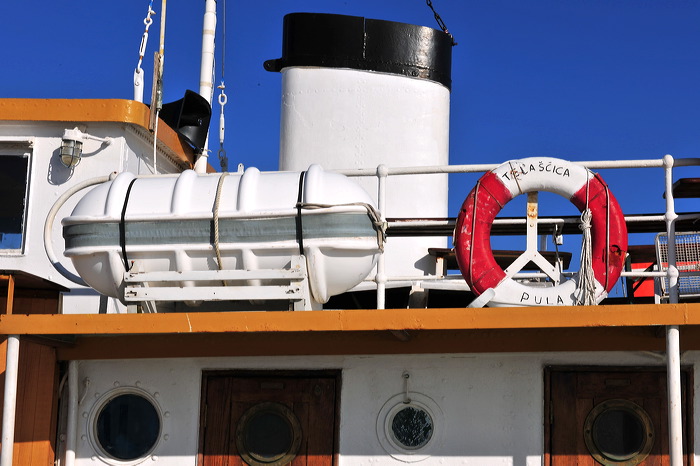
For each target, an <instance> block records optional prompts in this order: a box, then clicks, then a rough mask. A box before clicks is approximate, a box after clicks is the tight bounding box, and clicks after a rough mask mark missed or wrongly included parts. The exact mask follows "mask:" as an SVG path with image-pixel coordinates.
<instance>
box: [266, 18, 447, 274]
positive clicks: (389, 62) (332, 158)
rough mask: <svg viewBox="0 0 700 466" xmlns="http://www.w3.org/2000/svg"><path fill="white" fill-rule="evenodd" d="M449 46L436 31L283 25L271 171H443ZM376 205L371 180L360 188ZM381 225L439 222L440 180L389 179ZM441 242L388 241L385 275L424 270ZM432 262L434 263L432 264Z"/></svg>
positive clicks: (330, 22)
mask: <svg viewBox="0 0 700 466" xmlns="http://www.w3.org/2000/svg"><path fill="white" fill-rule="evenodd" d="M451 48H452V42H451V39H450V37H449V36H448V35H447V34H445V33H443V32H441V31H438V30H435V29H431V28H427V27H421V26H414V25H409V24H401V23H394V22H389V21H378V20H371V19H365V18H360V17H351V16H340V15H328V14H308V13H295V14H290V15H287V16H286V17H285V19H284V39H283V53H282V58H279V59H277V60H269V61H267V62H266V63H265V68H266V69H267V70H269V71H279V72H281V73H282V115H281V131H280V169H281V170H300V169H303V168H305V167H308V166H309V165H310V164H312V163H318V164H321V165H323V166H324V167H325V168H326V169H330V170H334V169H349V168H371V167H377V166H378V165H380V164H384V165H387V166H389V167H407V166H427V165H445V164H447V163H448V144H449V142H448V139H449V106H450V84H451V78H450V68H451V54H452V51H451ZM362 184H363V186H364V187H365V189H367V191H368V192H370V193H371V194H372V196H373V197H374V199H375V200H376V199H377V182H376V179H371V180H370V179H367V180H363V181H362ZM387 186H388V191H387V205H386V206H384V211H383V213H384V215H385V217H386V218H392V217H418V218H426V217H446V216H447V175H444V174H442V175H420V176H415V175H411V176H396V177H391V178H390V179H389V182H388V185H387ZM445 246H446V240H445V239H443V238H395V237H394V238H389V240H388V242H387V246H386V254H387V269H386V270H387V273H388V274H389V275H409V274H415V273H416V271H418V272H419V273H422V272H424V271H427V272H429V271H432V267H431V265H430V261H429V259H428V258H427V257H426V254H427V249H428V248H429V247H445ZM433 264H434V262H433Z"/></svg>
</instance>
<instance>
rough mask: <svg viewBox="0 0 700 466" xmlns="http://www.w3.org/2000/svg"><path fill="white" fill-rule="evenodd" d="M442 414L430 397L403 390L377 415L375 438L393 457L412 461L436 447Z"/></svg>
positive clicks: (422, 456)
mask: <svg viewBox="0 0 700 466" xmlns="http://www.w3.org/2000/svg"><path fill="white" fill-rule="evenodd" d="M444 424H445V422H444V415H443V414H442V410H441V409H440V406H438V404H437V403H435V401H433V400H432V399H431V398H430V397H428V396H426V395H424V394H422V393H418V392H411V391H405V392H404V393H401V394H398V395H394V396H393V397H391V398H390V399H389V400H387V402H386V403H385V404H384V406H382V409H381V410H380V411H379V414H378V416H377V438H378V440H379V443H380V444H381V446H382V448H383V449H384V450H385V451H386V452H387V453H389V455H391V456H392V457H393V458H394V459H396V460H399V461H401V462H404V463H414V462H418V461H423V460H424V459H426V458H429V457H430V456H431V455H432V454H433V453H434V452H435V451H437V449H438V448H439V444H440V438H441V437H442V434H441V433H442V429H443V426H444Z"/></svg>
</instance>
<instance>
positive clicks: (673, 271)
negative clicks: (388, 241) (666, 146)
mask: <svg viewBox="0 0 700 466" xmlns="http://www.w3.org/2000/svg"><path fill="white" fill-rule="evenodd" d="M571 163H573V164H577V165H582V166H584V167H586V168H588V169H648V168H663V169H664V179H665V198H666V209H665V212H664V213H660V214H658V215H643V216H642V215H629V216H625V221H626V222H628V223H637V224H641V223H645V222H656V223H659V222H663V223H664V224H665V230H666V233H667V234H668V237H669V238H670V240H669V241H668V264H669V266H668V267H667V269H666V270H664V271H648V272H645V271H624V272H622V274H621V275H622V276H623V277H625V278H644V277H651V278H655V279H658V278H662V277H664V278H665V280H666V282H667V283H668V294H669V301H670V302H678V277H679V274H680V273H682V272H679V271H678V269H677V267H676V265H675V262H676V247H675V241H674V238H675V224H676V222H677V221H680V220H688V219H699V220H700V214H694V213H693V214H680V215H679V214H677V213H676V212H675V203H674V199H673V192H672V186H673V168H677V167H690V166H700V158H684V159H674V158H673V157H671V156H670V155H666V156H664V157H662V158H659V159H637V160H611V161H582V162H571ZM499 165H500V164H473V165H435V166H425V167H389V166H386V165H379V166H378V167H376V168H365V169H345V170H337V172H338V173H341V174H343V175H346V176H349V177H374V178H376V179H377V185H378V195H377V199H378V208H379V211H380V212H381V213H382V215H384V213H385V212H386V205H387V179H388V178H389V177H392V176H403V175H431V174H460V173H482V172H486V171H489V170H492V169H494V168H496V167H498V166H499ZM383 220H385V221H386V219H385V218H384V219H383ZM526 223H527V219H526V218H524V217H523V218H516V219H499V218H497V219H496V220H495V221H494V225H499V224H501V225H513V226H518V225H525V224H526ZM573 223H578V219H575V218H544V219H543V218H540V219H538V221H537V224H538V225H565V224H573ZM387 225H388V228H389V229H391V228H393V227H398V226H399V223H398V222H390V223H388V224H387ZM400 225H401V226H406V225H410V226H411V227H413V228H417V229H421V228H426V229H427V228H434V227H440V228H442V229H450V228H452V227H454V219H401V222H400ZM404 236H410V235H409V234H406V235H404ZM385 270H386V266H385V258H384V256H380V258H379V260H378V265H377V271H376V274H375V275H374V277H373V278H372V279H371V282H372V283H373V285H374V286H376V290H377V308H379V309H382V308H384V307H385V303H386V299H385V294H386V288H387V284H389V283H394V284H399V283H416V284H420V283H422V282H427V281H431V282H439V281H441V280H455V279H458V278H459V276H458V275H448V276H446V277H440V276H434V275H415V276H413V275H411V276H387V275H386V273H385ZM691 273H692V272H691ZM686 274H687V273H683V275H686ZM564 275H565V276H566V275H568V276H571V275H573V273H568V272H567V273H565V274H564ZM545 276H546V275H545V274H537V273H522V272H520V273H518V274H516V275H515V276H514V278H516V279H517V278H538V277H545ZM368 285H369V284H368V283H365V284H364V285H361V286H364V287H365V288H367V287H368ZM466 289H468V287H467V288H466Z"/></svg>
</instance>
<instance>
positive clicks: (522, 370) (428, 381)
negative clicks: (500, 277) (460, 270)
mask: <svg viewBox="0 0 700 466" xmlns="http://www.w3.org/2000/svg"><path fill="white" fill-rule="evenodd" d="M699 359H700V353H699V352H687V353H685V354H684V355H683V361H682V363H683V364H684V365H692V366H693V367H695V371H696V373H695V375H694V380H695V386H694V398H695V399H697V396H696V395H697V393H698V390H700V385H699V384H698V380H699V379H700V377H699V375H698V374H697V363H698V360H699ZM601 363H605V364H606V365H619V366H630V365H632V366H656V367H659V366H661V367H663V366H664V362H663V360H662V359H661V358H660V357H659V356H658V355H655V354H651V353H641V352H630V353H603V352H601V353H531V354H526V353H522V354H479V355H474V354H446V355H390V356H308V357H307V356H305V357H291V356H290V357H274V358H269V357H244V358H202V359H158V360H148V359H145V360H130V361H120V360H115V361H84V362H82V363H81V364H80V381H81V394H82V393H83V392H82V390H83V389H84V388H86V390H87V391H86V393H85V395H84V400H83V402H82V403H81V405H80V413H79V415H80V430H79V432H80V433H79V439H78V455H77V456H78V459H77V461H76V464H78V465H88V464H94V462H93V457H94V456H95V450H94V449H93V448H92V446H91V444H90V441H89V439H88V427H89V426H88V420H89V418H90V413H91V412H92V410H93V409H95V407H96V406H97V401H98V400H99V399H101V397H103V396H105V394H106V393H108V392H109V391H110V390H113V389H115V387H117V385H119V386H120V387H123V386H135V385H136V384H137V382H138V383H139V384H140V389H142V390H145V391H146V392H148V393H150V394H152V395H153V396H156V395H155V393H158V395H157V400H158V403H159V404H160V408H161V410H162V411H163V412H167V413H168V416H167V417H165V418H164V431H163V435H167V436H168V437H167V440H165V438H164V437H163V438H161V440H160V443H159V445H158V446H157V447H156V451H155V455H156V456H157V457H158V464H161V465H173V466H175V465H193V466H194V465H195V464H196V454H197V440H198V438H199V432H198V431H197V429H198V427H197V426H198V422H199V403H200V391H201V378H202V371H203V370H211V369H224V370H226V369H248V370H251V369H254V370H319V369H341V370H342V382H341V387H342V388H341V401H340V442H339V443H340V445H339V451H340V460H339V464H340V465H341V466H348V465H367V464H397V465H398V464H403V461H400V460H399V459H395V458H392V457H391V456H389V455H388V454H387V453H386V451H385V450H384V449H383V448H382V445H381V444H380V441H379V439H378V436H377V432H376V426H377V415H378V413H379V412H380V411H381V409H382V406H383V405H384V404H385V403H386V402H387V400H390V399H391V398H392V397H394V396H396V395H401V394H402V392H403V378H402V373H403V372H404V371H408V372H409V374H410V379H409V394H410V393H414V394H415V393H418V394H422V395H423V396H426V397H429V398H430V399H432V400H433V401H434V402H435V403H436V404H437V406H438V407H439V411H440V412H441V413H442V414H441V415H439V416H437V420H436V422H441V423H442V425H438V426H436V427H437V432H438V437H436V439H435V440H436V443H435V445H434V447H431V455H430V456H429V457H427V458H424V459H423V460H422V461H420V462H418V464H421V465H444V464H461V465H473V466H490V465H493V466H495V465H499V466H501V465H514V466H516V465H517V466H520V465H527V466H535V465H540V464H542V461H543V451H544V447H543V444H544V427H543V413H544V400H543V397H544V376H543V369H544V367H545V366H548V365H601ZM86 378H89V379H90V384H89V386H87V387H85V385H83V384H84V381H85V379H86ZM696 405H697V403H696ZM694 432H695V440H694V442H695V448H694V451H695V452H696V461H698V460H700V458H699V457H698V455H697V453H698V451H699V450H700V422H698V408H697V407H696V408H695V413H694ZM406 459H408V460H410V459H411V458H404V460H406ZM149 462H150V461H149Z"/></svg>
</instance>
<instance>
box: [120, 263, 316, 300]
mask: <svg viewBox="0 0 700 466" xmlns="http://www.w3.org/2000/svg"><path fill="white" fill-rule="evenodd" d="M260 280H262V281H263V283H262V284H260ZM124 282H125V284H126V286H125V288H124V300H125V301H126V302H127V303H129V302H144V301H170V302H172V301H243V300H286V301H290V303H291V304H292V307H293V309H294V310H295V311H298V310H307V309H311V293H310V290H309V284H308V283H309V282H308V273H307V268H306V258H305V257H304V256H292V260H291V267H290V268H289V269H261V270H192V271H186V272H182V271H174V272H173V271H166V272H126V273H125V274H124ZM184 282H188V283H187V285H188V286H185V285H184ZM224 283H226V285H224ZM232 283H233V284H232Z"/></svg>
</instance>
